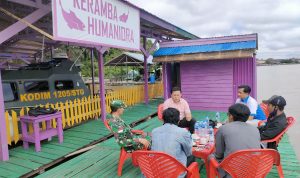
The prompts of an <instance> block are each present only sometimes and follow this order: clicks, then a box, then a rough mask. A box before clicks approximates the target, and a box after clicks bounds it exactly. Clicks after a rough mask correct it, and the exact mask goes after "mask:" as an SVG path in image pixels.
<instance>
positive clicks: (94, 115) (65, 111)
mask: <svg viewBox="0 0 300 178" xmlns="http://www.w3.org/2000/svg"><path fill="white" fill-rule="evenodd" d="M148 93H149V99H153V98H155V97H161V96H163V87H162V84H161V83H157V84H151V85H149V92H148ZM114 99H120V100H123V101H124V102H125V103H126V105H127V106H132V105H135V104H137V103H142V102H143V101H144V86H143V85H135V86H127V87H122V88H120V89H118V90H115V91H112V92H109V93H106V101H105V103H106V112H110V107H109V104H110V102H111V101H112V100H114ZM41 106H42V105H41ZM45 107H52V108H55V109H57V110H59V111H61V112H62V124H63V128H69V127H72V126H74V125H78V124H81V123H82V122H84V121H87V120H90V119H98V118H99V117H100V114H101V108H100V97H99V96H98V95H95V96H89V97H84V98H81V99H75V100H73V101H66V102H64V103H62V102H59V103H56V104H46V105H45ZM28 111H29V108H21V110H20V111H18V112H16V111H14V110H9V111H6V112H5V120H6V129H7V142H8V144H9V145H11V144H12V143H13V142H14V143H17V142H18V141H19V140H20V139H21V133H20V132H21V131H20V129H19V128H20V124H19V116H23V115H25V114H27V112H28ZM52 126H53V127H54V128H56V122H55V120H52ZM42 129H46V123H45V122H43V123H42ZM32 132H33V127H32V125H30V126H29V133H32Z"/></svg>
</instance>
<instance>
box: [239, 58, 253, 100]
mask: <svg viewBox="0 0 300 178" xmlns="http://www.w3.org/2000/svg"><path fill="white" fill-rule="evenodd" d="M255 63H256V60H255V58H245V59H234V60H233V69H234V70H233V97H234V100H235V99H236V98H237V87H238V86H239V85H249V86H250V87H251V88H252V92H251V96H252V97H254V98H256V94H257V93H256V64H255Z"/></svg>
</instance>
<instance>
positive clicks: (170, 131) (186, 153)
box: [151, 108, 192, 177]
mask: <svg viewBox="0 0 300 178" xmlns="http://www.w3.org/2000/svg"><path fill="white" fill-rule="evenodd" d="M163 120H164V125H163V126H160V127H158V128H155V129H153V131H152V146H151V150H153V151H162V152H165V153H167V154H169V155H171V156H173V157H175V158H176V159H177V160H178V161H179V162H181V163H182V164H183V165H185V166H187V159H188V158H187V157H190V156H191V155H192V137H191V134H190V132H188V131H187V130H186V129H184V128H180V127H178V126H177V125H178V122H179V111H178V110H177V109H175V108H168V109H166V110H164V112H163ZM184 175H185V174H182V175H181V176H180V177H184Z"/></svg>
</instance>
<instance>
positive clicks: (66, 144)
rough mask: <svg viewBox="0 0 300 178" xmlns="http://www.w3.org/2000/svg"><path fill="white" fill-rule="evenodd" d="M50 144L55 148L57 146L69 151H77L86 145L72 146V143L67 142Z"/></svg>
mask: <svg viewBox="0 0 300 178" xmlns="http://www.w3.org/2000/svg"><path fill="white" fill-rule="evenodd" d="M48 144H49V145H53V146H57V147H64V148H69V149H72V150H76V149H78V148H80V147H82V146H83V145H85V144H81V145H75V144H72V143H67V142H66V141H65V140H64V142H63V143H56V142H50V143H48Z"/></svg>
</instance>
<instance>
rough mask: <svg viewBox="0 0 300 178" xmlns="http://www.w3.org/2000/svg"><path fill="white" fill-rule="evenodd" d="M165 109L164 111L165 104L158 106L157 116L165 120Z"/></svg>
mask: <svg viewBox="0 0 300 178" xmlns="http://www.w3.org/2000/svg"><path fill="white" fill-rule="evenodd" d="M163 111H164V104H160V105H158V107H157V117H158V119H159V120H161V121H162V120H163Z"/></svg>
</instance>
